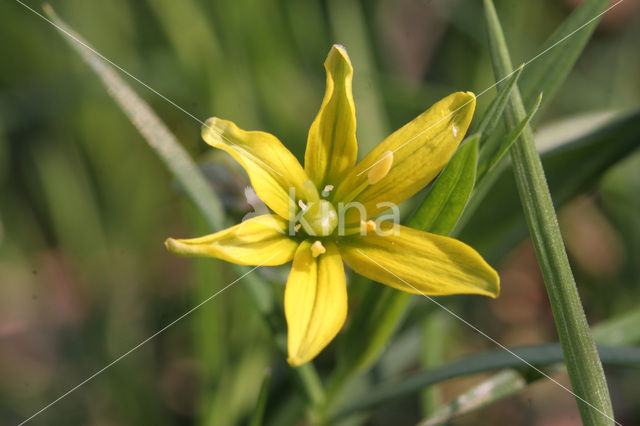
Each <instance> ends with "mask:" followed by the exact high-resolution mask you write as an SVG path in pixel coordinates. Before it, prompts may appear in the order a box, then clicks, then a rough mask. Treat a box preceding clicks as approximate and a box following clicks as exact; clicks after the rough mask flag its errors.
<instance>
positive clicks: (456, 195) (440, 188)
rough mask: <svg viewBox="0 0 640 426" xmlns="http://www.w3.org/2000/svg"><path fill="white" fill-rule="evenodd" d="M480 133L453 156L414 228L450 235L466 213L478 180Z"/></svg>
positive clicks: (469, 139)
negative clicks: (459, 218) (464, 212)
mask: <svg viewBox="0 0 640 426" xmlns="http://www.w3.org/2000/svg"><path fill="white" fill-rule="evenodd" d="M479 140H480V134H479V133H476V134H474V135H473V136H471V137H470V138H468V139H467V141H466V142H465V143H463V144H462V145H461V146H460V148H459V149H458V150H457V151H456V153H455V154H454V155H453V157H451V160H449V163H447V166H446V167H445V168H444V170H443V171H442V173H441V174H440V176H439V177H438V179H437V180H436V181H435V182H434V184H433V186H432V187H431V189H430V190H429V193H428V194H427V196H426V197H425V199H424V201H423V202H422V204H421V205H420V207H419V208H418V210H417V211H416V213H415V214H414V216H413V218H412V219H411V226H412V227H413V228H416V229H421V230H429V232H433V233H434V234H440V235H447V234H449V232H451V230H452V229H453V227H454V225H455V224H456V221H457V220H458V217H459V216H460V215H461V214H462V211H463V210H464V208H465V206H466V205H467V201H468V200H469V197H470V195H471V191H472V190H473V186H474V183H475V180H476V164H477V159H478V142H479Z"/></svg>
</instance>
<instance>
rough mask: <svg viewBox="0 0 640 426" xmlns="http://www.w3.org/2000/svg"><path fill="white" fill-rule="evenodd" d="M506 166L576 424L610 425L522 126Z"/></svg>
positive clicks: (498, 37) (495, 49)
mask: <svg viewBox="0 0 640 426" xmlns="http://www.w3.org/2000/svg"><path fill="white" fill-rule="evenodd" d="M484 6H485V15H486V21H487V27H488V34H489V48H490V52H491V58H492V62H493V67H494V73H495V75H496V80H499V79H501V78H503V77H504V76H505V75H508V74H509V73H510V72H512V68H513V67H512V65H511V59H510V57H509V52H508V50H507V45H506V41H505V39H504V34H503V32H502V27H501V25H500V21H499V20H498V16H497V13H496V11H495V8H494V6H493V2H492V1H491V0H485V1H484ZM538 90H539V89H538ZM525 116H526V112H525V109H524V105H523V103H522V99H521V97H520V92H519V90H518V88H517V87H516V88H515V89H514V90H513V92H512V94H511V98H510V101H509V105H508V106H507V108H506V109H505V118H506V121H507V124H508V125H510V126H512V127H513V126H516V125H517V124H518V122H520V121H522V120H523V119H524V117H525ZM511 161H512V163H513V166H514V172H515V173H514V174H515V179H516V185H517V187H518V192H519V194H520V199H521V202H522V205H523V208H524V213H525V218H526V220H527V224H528V226H529V230H530V233H531V236H532V239H533V243H534V247H535V250H536V255H537V257H538V263H539V264H540V267H541V269H542V275H543V277H544V281H545V284H546V287H547V293H548V294H549V300H550V302H551V309H552V311H553V317H554V320H555V323H556V328H557V331H558V336H559V338H560V344H561V345H562V349H563V353H564V355H565V358H566V364H567V370H568V372H569V379H570V381H571V385H572V388H573V391H574V392H575V393H574V395H575V396H576V402H577V403H578V409H579V410H580V415H581V418H582V421H583V422H584V424H586V425H604V424H606V425H610V424H612V423H613V422H614V420H613V408H612V405H611V399H610V397H609V389H608V387H607V381H606V378H605V376H604V371H603V370H602V364H601V362H600V359H599V358H598V352H597V351H596V347H595V343H594V341H593V337H592V336H591V332H590V330H589V326H588V324H587V319H586V317H585V314H584V311H583V309H582V304H581V302H580V297H579V295H578V290H577V288H576V284H575V281H574V278H573V274H572V272H571V268H570V266H569V260H568V258H567V254H566V251H565V247H564V243H563V240H562V235H561V234H560V228H559V226H558V220H557V218H556V214H555V210H554V207H553V202H552V200H551V194H550V193H549V188H548V187H547V182H546V178H545V176H544V170H543V169H542V163H541V161H540V157H539V155H538V152H537V151H536V148H535V145H534V142H533V133H532V131H531V127H530V126H528V125H527V126H525V129H524V130H523V132H522V134H521V136H520V138H519V139H518V140H516V142H515V143H514V145H513V148H512V150H511Z"/></svg>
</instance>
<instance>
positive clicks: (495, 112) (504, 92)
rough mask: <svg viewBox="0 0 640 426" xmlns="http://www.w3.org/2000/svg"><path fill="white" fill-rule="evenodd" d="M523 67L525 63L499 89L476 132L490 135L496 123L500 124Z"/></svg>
mask: <svg viewBox="0 0 640 426" xmlns="http://www.w3.org/2000/svg"><path fill="white" fill-rule="evenodd" d="M523 69H524V65H521V66H520V68H518V70H517V71H516V72H514V73H513V75H512V76H511V77H509V79H508V81H507V83H506V84H504V85H503V86H502V87H501V88H500V90H498V95H497V96H496V97H495V98H494V99H493V100H492V101H491V103H490V104H489V107H488V108H487V110H486V111H485V113H484V114H483V115H482V118H481V119H480V124H478V128H477V129H476V130H475V131H474V133H480V134H483V135H488V134H490V133H491V131H492V130H493V129H494V128H495V127H496V124H498V122H499V121H500V118H502V113H503V112H504V108H505V107H506V106H507V101H508V100H509V95H511V91H512V90H513V88H514V87H515V85H516V82H517V81H518V78H519V77H520V74H521V73H522V70H523Z"/></svg>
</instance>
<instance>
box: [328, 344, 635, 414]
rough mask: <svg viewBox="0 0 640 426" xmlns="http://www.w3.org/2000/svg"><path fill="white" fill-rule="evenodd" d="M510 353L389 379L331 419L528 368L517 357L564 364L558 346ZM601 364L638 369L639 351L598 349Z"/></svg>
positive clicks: (494, 353) (490, 354) (542, 363)
mask: <svg viewBox="0 0 640 426" xmlns="http://www.w3.org/2000/svg"><path fill="white" fill-rule="evenodd" d="M509 350H510V351H511V352H513V354H515V355H516V356H514V355H513V354H511V353H509V352H507V351H505V350H503V349H495V350H490V351H486V352H482V353H479V354H475V355H471V356H467V357H463V358H460V359H458V360H456V361H453V362H450V363H448V364H445V365H443V366H441V367H439V368H437V369H435V370H430V371H422V372H418V373H414V374H412V375H411V376H410V377H408V378H407V379H404V380H391V381H388V382H385V383H381V384H379V385H377V386H376V387H375V388H373V390H368V391H367V392H366V393H365V394H364V395H361V396H360V397H357V398H355V399H354V400H352V401H350V402H349V403H348V404H346V406H345V407H344V408H343V409H342V410H340V411H339V412H337V413H336V414H335V415H334V416H333V417H332V420H333V421H335V420H338V419H342V418H344V417H346V416H348V415H350V414H353V413H357V412H360V411H364V410H369V409H372V408H375V407H377V406H379V405H381V404H384V403H387V402H390V401H393V400H398V399H402V398H406V397H409V396H411V395H413V394H415V393H417V392H419V391H420V390H422V389H424V388H426V387H428V386H432V385H434V384H436V383H440V382H443V381H445V380H449V379H453V378H455V377H462V376H468V375H471V374H478V373H484V372H487V371H494V370H500V369H503V368H507V367H511V368H525V369H527V368H529V367H528V366H527V365H526V364H524V363H523V362H522V361H521V360H520V359H519V358H518V357H520V358H522V359H525V360H527V362H528V363H529V364H531V365H533V366H535V367H536V368H541V367H544V366H548V365H553V364H556V363H561V362H563V361H564V355H563V352H562V348H561V346H560V344H558V343H543V344H539V345H530V346H520V347H514V348H510V349H509ZM598 351H599V353H600V357H601V359H602V362H603V363H605V364H606V365H614V366H621V367H637V366H639V365H640V348H636V347H623V346H599V347H598Z"/></svg>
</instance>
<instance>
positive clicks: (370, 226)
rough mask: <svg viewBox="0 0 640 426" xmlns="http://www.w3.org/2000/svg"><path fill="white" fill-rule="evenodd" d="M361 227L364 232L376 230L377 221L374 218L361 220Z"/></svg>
mask: <svg viewBox="0 0 640 426" xmlns="http://www.w3.org/2000/svg"><path fill="white" fill-rule="evenodd" d="M360 228H361V229H362V231H364V232H369V231H375V230H376V223H375V222H374V221H373V220H368V221H366V222H365V221H364V220H363V221H361V222H360Z"/></svg>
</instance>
